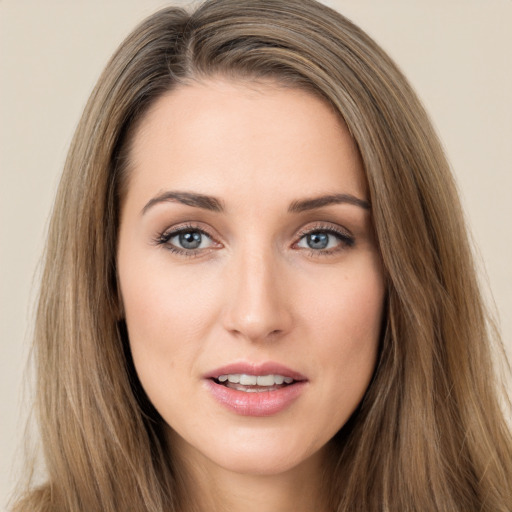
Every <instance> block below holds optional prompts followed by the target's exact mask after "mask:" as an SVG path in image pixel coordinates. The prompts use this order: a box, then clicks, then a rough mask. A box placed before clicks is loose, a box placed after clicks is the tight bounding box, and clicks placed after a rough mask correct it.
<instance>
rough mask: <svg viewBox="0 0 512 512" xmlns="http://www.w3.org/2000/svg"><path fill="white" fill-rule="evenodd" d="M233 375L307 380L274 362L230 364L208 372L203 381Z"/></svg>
mask: <svg viewBox="0 0 512 512" xmlns="http://www.w3.org/2000/svg"><path fill="white" fill-rule="evenodd" d="M233 374H245V375H282V376H283V377H291V378H292V379H293V380H296V381H304V380H307V378H306V377H305V376H304V375H302V374H301V373H299V372H297V371H295V370H292V369H290V368H288V367H286V366H284V365H282V364H279V363H274V362H271V361H269V362H264V363H250V362H239V363H231V364H228V365H226V366H222V367H220V368H216V369H215V370H212V371H211V372H208V373H207V374H206V375H205V376H204V378H205V379H217V378H218V377H219V376H220V375H233Z"/></svg>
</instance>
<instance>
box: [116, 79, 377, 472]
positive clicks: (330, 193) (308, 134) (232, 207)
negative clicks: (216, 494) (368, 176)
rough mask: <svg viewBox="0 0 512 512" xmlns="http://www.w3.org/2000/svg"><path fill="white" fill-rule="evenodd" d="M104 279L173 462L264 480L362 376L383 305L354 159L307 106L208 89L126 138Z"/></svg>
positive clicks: (335, 426)
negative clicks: (110, 282) (172, 449)
mask: <svg viewBox="0 0 512 512" xmlns="http://www.w3.org/2000/svg"><path fill="white" fill-rule="evenodd" d="M130 173H131V174H130V176H129V182H128V189H127V195H126V198H125V200H124V202H123V205H122V212H121V225H120V235H119V247H118V275H119V281H120V288H121V294H122V300H123V304H124V311H125V315H126V322H127V327H128V334H129V339H130V347H131V351H132V355H133V361H134V364H135V368H136V370H137V374H138V376H139V379H140V382H141V383H142V386H143V387H144V390H145V391H146V393H147V395H148V397H149V399H150V400H151V402H152V403H153V405H154V406H155V408H156V409H157V410H158V412H159V413H160V415H161V416H162V417H163V419H164V420H165V421H166V423H167V425H168V426H169V432H170V436H171V439H172V440H173V442H174V443H175V446H176V448H177V449H178V451H179V452H180V453H183V454H185V455H186V457H187V460H188V461H189V462H190V461H193V462H195V463H197V464H202V465H203V466H205V467H207V468H209V469H211V470H213V468H224V469H227V470H230V471H235V472H241V473H252V474H259V475H262V474H265V475H270V474H277V473H281V472H285V471H287V470H291V469H292V468H298V467H305V466H306V465H307V464H311V463H312V461H316V464H317V465H318V463H321V460H322V457H323V451H322V448H323V447H325V446H326V443H327V442H328V441H329V440H330V439H331V438H332V437H333V436H334V434H335V433H336V432H337V431H338V430H339V429H340V428H341V427H342V426H343V425H344V423H345V422H346V421H347V419H348V418H349V416H350V415H351V414H352V412H353V411H354V409H355V408H356V406H357V405H358V404H359V402H360V401H361V399H362V397H363V395H364V393H365V390H366V388H367V386H368V383H369V381H370V378H371V376H372V373H373V370H374V367H375V362H376V354H377V347H378V340H379V331H380V325H381V316H382V309H383V298H384V283H383V274H382V269H381V265H380V259H379V254H378V251H377V248H376V245H375V240H374V238H373V236H372V225H371V215H370V209H369V204H368V196H367V190H366V185H365V177H364V173H363V168H362V164H361V160H360V157H359V154H358V151H357V149H356V146H355V144H354V142H353V141H352V139H351V137H350V136H349V133H348V131H347V128H346V127H345V125H344V123H343V122H342V121H341V120H340V119H339V117H338V116H337V115H335V114H334V113H333V111H332V110H331V108H330V107H329V106H328V105H327V104H326V103H324V102H323V101H322V100H320V99H318V98H316V97H314V96H313V95H310V94H308V93H306V92H303V91H300V90H294V89H289V88H283V87H279V86H277V85H272V84H257V85H256V84H252V85H250V84H245V85H244V84H243V83H241V82H240V83H235V82H229V81H222V80H211V81H207V82H202V83H193V84H192V85H187V86H181V87H180V88H178V89H176V90H174V91H173V92H171V93H168V94H167V95H165V96H163V97H161V98H160V99H159V100H158V101H156V103H155V104H154V105H153V107H152V108H151V110H150V111H149V112H148V113H147V114H146V116H145V118H144V119H143V121H142V123H141V124H140V125H139V127H138V129H137V131H136V133H135V135H134V139H133V145H132V148H131V153H130Z"/></svg>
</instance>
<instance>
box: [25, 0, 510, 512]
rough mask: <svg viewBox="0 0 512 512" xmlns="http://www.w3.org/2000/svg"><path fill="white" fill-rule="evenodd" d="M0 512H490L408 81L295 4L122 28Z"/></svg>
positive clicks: (240, 7)
mask: <svg viewBox="0 0 512 512" xmlns="http://www.w3.org/2000/svg"><path fill="white" fill-rule="evenodd" d="M46 262H47V263H46V267H45V271H44V275H43V286H42V292H41V296H40V301H39V310H38V318H37V326H36V333H35V349H36V355H37V361H38V365H39V366H38V368H39V370H38V378H39V381H38V395H37V405H38V412H39V420H40V426H41V431H42V433H43V445H44V453H45V461H46V466H47V470H48V483H47V484H45V485H43V486H41V487H40V488H38V489H36V490H33V491H31V492H30V493H28V494H27V496H26V497H25V498H24V500H22V501H20V503H19V504H18V506H17V510H73V511H74V510H88V511H89V510H104V511H109V510H112V511H113V510H137V511H139V510H151V511H157V510H180V511H189V510H238V509H240V508H241V507H242V506H244V507H245V508H250V507H256V506H257V507H258V509H259V510H265V509H267V510H291V509H293V510H301V509H302V510H319V511H323V510H325V511H328V510H361V511H368V510H392V511H394V510H422V511H426V510H433V511H434V510H435V511H443V510H445V511H453V510H461V511H472V510H488V511H497V510H512V495H511V489H510V481H511V477H512V457H511V455H512V447H511V436H510V432H509V430H508V429H507V425H506V423H505V421H504V419H503V414H502V412H501V410H500V407H499V400H500V397H499V395H498V393H497V386H496V383H495V380H494V378H493V371H492V365H491V354H490V338H489V335H488V333H487V329H486V316H485V312H484V308H483V305H482V302H481V299H480V294H479V291H478V287H477V284H476V278H475V272H474V269H473V264H472V260H471V255H470V249H469V247H468V242H467V237H466V233H465V228H464V225H463V221H462V215H461V212H460V206H459V203H458V199H457V194H456V191H455V187H454V184H453V181H452V178H451V176H450V173H449V170H448V166H447V163H446V161H445V158H444V156H443V153H442V150H441V148H440V145H439V142H438V140H437V138H436V136H435V134H434V132H433V130H432V128H431V125H430V123H429V121H428V119H427V117H426V115H425V113H424V111H423V109H422V108H421V106H420V104H419V102H418V100H417V99H416V97H415V95H414V93H413V92H412V91H411V89H410V87H409V86H408V84H407V82H406V81H405V79H404V78H403V76H402V75H401V74H400V72H399V71H398V70H397V69H396V67H395V66H394V64H393V63H392V62H391V61H390V59H389V58H388V57H387V56H386V55H385V54H384V53H383V52H382V50H380V48H378V46H377V45H376V44H375V43H374V42H373V41H371V39H370V38H368V36H366V35H365V34H364V33H363V32H362V31H361V30H360V29H358V28H357V27H355V26H354V25H352V24H351V23H350V22H348V21H347V20H346V19H344V18H343V17H342V16H341V15H339V14H337V13H335V12H334V11H331V10H330V9H328V8H326V7H324V6H321V5H319V4H317V3H315V2H312V1H283V2H276V1H272V2H266V1H261V2H259V1H258V2H256V1H236V2H235V1H232V0H220V1H211V2H206V3H205V4H204V5H203V6H201V7H199V8H198V9H197V10H196V11H195V12H194V13H193V14H191V15H189V14H187V13H186V12H184V11H182V10H179V9H174V8H169V9H165V10H163V11H160V12H159V13H157V14H156V15H154V16H152V17H150V18H149V19H148V20H146V21H145V22H144V23H143V24H142V25H140V26H139V27H138V28H137V29H136V30H135V31H134V32H133V33H132V34H131V35H130V36H129V37H128V38H127V40H126V41H125V42H124V43H123V44H122V45H121V47H120V49H119V50H118V52H117V53H116V54H115V55H114V57H113V59H112V60H111V62H110V63H109V65H108V66H107V68H106V70H105V72H104V73H103V75H102V77H101V78H100V80H99V82H98V85H97V86H96V88H95V90H94V92H93V94H92V96H91V99H90V101H89V103H88V105H87V107H86V110H85V113H84V115H83V118H82V121H81V122H80V125H79V127H78V129H77V132H76V135H75V138H74V141H73V144H72V147H71V150H70V153H69V156H68V160H67V162H66V166H65V170H64V174H63V178H62V182H61V186H60V189H59V193H58V197H57V200H56V206H55V210H54V214H53V218H52V223H51V227H50V233H49V240H48V245H47V252H46Z"/></svg>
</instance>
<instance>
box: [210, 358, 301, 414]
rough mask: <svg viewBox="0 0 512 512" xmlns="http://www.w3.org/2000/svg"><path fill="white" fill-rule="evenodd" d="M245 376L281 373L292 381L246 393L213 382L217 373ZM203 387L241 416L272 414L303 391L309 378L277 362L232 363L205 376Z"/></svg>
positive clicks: (285, 407) (289, 404)
mask: <svg viewBox="0 0 512 512" xmlns="http://www.w3.org/2000/svg"><path fill="white" fill-rule="evenodd" d="M242 373H244V374H246V375H272V374H273V375H276V374H277V375H282V376H283V377H291V378H292V379H294V380H295V382H294V383H293V384H289V385H287V386H284V387H282V388H279V389H275V390H272V391H261V392H257V393H246V392H245V391H239V390H236V389H232V388H228V387H226V386H224V385H222V384H218V383H217V382H215V380H213V379H216V378H217V377H219V375H227V374H242ZM204 379H205V385H206V389H207V390H208V391H209V393H210V394H211V396H212V397H213V398H214V399H215V400H216V401H217V402H218V403H220V404H221V405H222V406H224V407H225V408H227V409H228V410H229V411H231V412H234V413H236V414H238V415H240V416H258V417H261V416H272V415H275V414H278V413H280V412H282V411H284V410H286V409H287V408H288V407H290V406H291V405H292V404H293V402H295V400H296V399H298V398H299V396H300V395H301V394H302V392H303V391H304V389H305V388H306V386H307V382H308V379H307V378H306V377H305V376H304V375H302V374H301V373H299V372H296V371H294V370H291V369H290V368H287V367H286V366H283V365H281V364H278V363H273V362H266V363H245V362H241V363H233V364H229V365H226V366H223V367H220V368H217V369H215V370H213V371H211V372H209V373H207V374H206V375H205V376H204Z"/></svg>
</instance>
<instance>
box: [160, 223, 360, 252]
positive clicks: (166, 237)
mask: <svg viewBox="0 0 512 512" xmlns="http://www.w3.org/2000/svg"><path fill="white" fill-rule="evenodd" d="M189 232H195V233H200V234H201V235H204V236H206V237H208V238H210V239H211V240H212V241H213V244H214V245H215V244H217V245H220V243H219V242H215V238H214V237H213V236H212V235H211V234H210V233H208V231H206V230H204V229H203V228H201V227H199V226H197V225H194V224H187V225H184V226H180V227H177V228H174V229H172V230H171V231H164V232H163V233H159V234H158V235H157V236H156V238H155V240H154V243H155V245H157V246H162V247H164V248H165V249H166V250H168V251H170V252H171V253H173V254H178V255H180V256H185V257H189V258H190V257H196V256H200V255H201V254H204V253H205V251H209V250H210V248H206V249H180V248H179V247H176V246H175V245H172V244H170V243H169V241H170V240H171V239H172V238H174V237H175V236H179V235H180V234H183V233H189ZM313 233H326V234H328V235H332V236H334V237H336V239H337V240H338V241H339V244H338V245H337V246H336V247H333V248H330V249H311V248H310V249H306V248H298V247H297V244H298V243H299V242H300V241H301V240H302V239H303V238H304V237H306V236H308V235H311V234H313ZM297 238H298V239H297V241H296V242H294V243H293V245H292V247H294V248H296V249H305V250H307V251H308V254H309V256H311V257H322V256H330V255H332V254H334V253H338V252H340V251H343V250H346V249H349V248H351V247H353V246H354V244H355V239H354V237H353V236H352V235H350V234H349V233H348V232H346V231H343V230H341V229H336V228H334V227H333V226H332V225H317V226H315V227H313V228H310V229H304V230H301V231H299V233H298V234H297Z"/></svg>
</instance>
